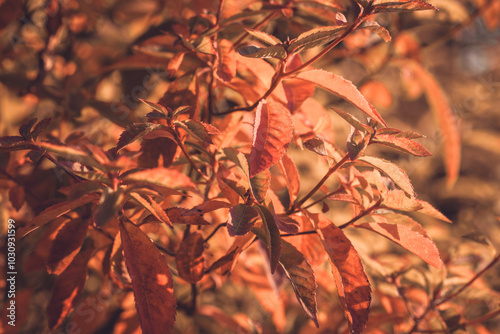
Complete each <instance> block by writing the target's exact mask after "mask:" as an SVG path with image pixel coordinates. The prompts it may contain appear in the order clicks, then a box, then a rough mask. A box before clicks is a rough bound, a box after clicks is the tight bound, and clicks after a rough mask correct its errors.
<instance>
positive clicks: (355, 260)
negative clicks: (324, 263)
mask: <svg viewBox="0 0 500 334" xmlns="http://www.w3.org/2000/svg"><path fill="white" fill-rule="evenodd" d="M320 217H324V216H320V215H311V218H313V220H314V221H315V224H316V226H318V225H319V223H320V220H323V219H326V217H325V218H320ZM317 231H318V235H319V236H320V239H321V241H322V243H323V246H324V247H325V250H326V252H327V253H328V256H329V258H330V261H331V267H332V272H333V276H334V277H335V283H336V284H337V291H338V293H339V297H340V300H341V302H342V304H343V306H344V312H345V315H346V318H347V319H348V320H349V324H350V326H351V333H361V332H362V331H363V329H364V328H365V326H366V323H367V321H368V316H369V314H370V303H371V288H370V282H369V281H368V277H367V276H366V274H365V271H364V269H363V265H362V263H361V260H360V258H359V255H358V252H357V251H356V249H354V247H353V246H352V243H351V241H350V240H349V239H348V238H347V237H346V236H345V234H344V232H343V231H342V230H341V229H340V228H338V227H337V226H335V225H334V224H333V223H331V224H329V225H327V226H326V227H324V228H321V229H318V230H317Z"/></svg>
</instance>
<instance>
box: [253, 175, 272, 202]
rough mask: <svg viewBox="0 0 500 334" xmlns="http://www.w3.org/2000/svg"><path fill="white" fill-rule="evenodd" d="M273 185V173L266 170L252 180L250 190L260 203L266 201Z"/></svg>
mask: <svg viewBox="0 0 500 334" xmlns="http://www.w3.org/2000/svg"><path fill="white" fill-rule="evenodd" d="M270 184H271V172H270V171H269V170H268V169H266V170H263V171H262V172H260V173H258V174H256V175H254V176H253V177H251V178H250V189H251V190H252V195H253V197H255V200H256V201H257V202H259V203H262V202H264V200H265V199H266V195H267V191H268V190H269V186H270Z"/></svg>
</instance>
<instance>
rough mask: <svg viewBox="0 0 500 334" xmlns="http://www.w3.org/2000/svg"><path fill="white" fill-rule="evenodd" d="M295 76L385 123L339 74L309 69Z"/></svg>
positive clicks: (354, 87)
mask: <svg viewBox="0 0 500 334" xmlns="http://www.w3.org/2000/svg"><path fill="white" fill-rule="evenodd" d="M296 78H298V79H302V80H306V81H310V82H313V83H315V84H316V85H318V86H320V87H322V88H324V89H326V90H328V91H329V92H332V93H333V94H336V95H338V96H340V97H342V98H343V99H345V100H347V101H348V102H350V103H351V104H353V105H355V106H356V107H358V108H359V109H361V110H362V111H363V112H364V113H365V114H367V115H368V116H370V117H371V118H373V119H374V120H375V121H377V122H378V123H380V124H382V125H384V126H385V125H386V124H385V122H384V120H383V119H382V117H381V116H380V114H379V113H378V112H377V110H375V108H374V107H373V106H372V105H371V104H370V103H369V102H368V101H367V100H366V99H365V98H364V96H363V95H361V93H360V92H359V90H358V89H357V88H356V86H354V85H353V84H352V82H350V81H349V80H346V79H344V78H342V77H341V76H338V75H335V74H333V73H330V72H327V71H324V70H318V69H316V70H311V71H305V72H301V73H299V74H297V76H296Z"/></svg>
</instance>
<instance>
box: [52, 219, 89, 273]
mask: <svg viewBox="0 0 500 334" xmlns="http://www.w3.org/2000/svg"><path fill="white" fill-rule="evenodd" d="M88 227H89V221H88V220H87V221H83V220H81V219H78V218H77V219H71V220H68V221H66V222H64V223H63V224H61V226H60V227H59V229H58V231H57V234H56V236H55V238H54V241H53V242H52V247H51V248H50V253H49V257H48V260H47V269H48V270H47V271H48V272H49V274H56V275H60V274H61V273H62V272H63V271H64V270H65V269H66V268H67V267H68V265H70V263H71V261H73V259H74V258H75V256H76V255H77V254H78V252H79V251H80V248H81V247H82V245H83V241H84V240H85V237H86V236H87V230H88Z"/></svg>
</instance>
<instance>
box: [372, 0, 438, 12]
mask: <svg viewBox="0 0 500 334" xmlns="http://www.w3.org/2000/svg"><path fill="white" fill-rule="evenodd" d="M426 9H432V10H437V8H436V7H434V6H433V5H431V4H430V3H427V2H425V1H424V0H375V2H374V3H373V13H374V14H375V13H379V12H410V11H415V10H426Z"/></svg>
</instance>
